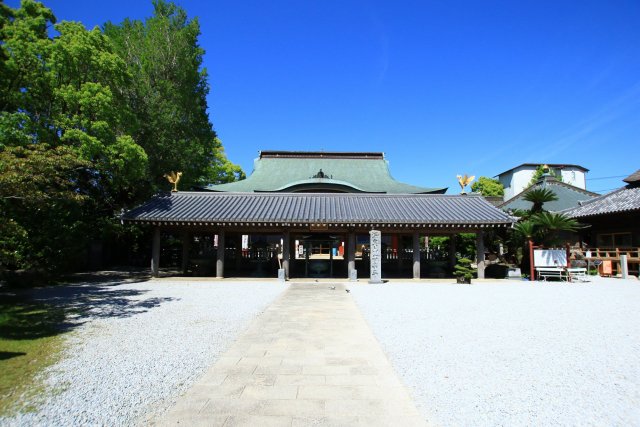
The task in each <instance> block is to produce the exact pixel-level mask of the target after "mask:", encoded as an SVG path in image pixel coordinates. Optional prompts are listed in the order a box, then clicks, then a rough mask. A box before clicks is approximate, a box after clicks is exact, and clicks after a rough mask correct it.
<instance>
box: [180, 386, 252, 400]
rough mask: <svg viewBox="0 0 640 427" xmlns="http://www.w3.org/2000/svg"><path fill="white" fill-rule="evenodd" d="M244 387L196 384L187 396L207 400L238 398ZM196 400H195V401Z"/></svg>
mask: <svg viewBox="0 0 640 427" xmlns="http://www.w3.org/2000/svg"><path fill="white" fill-rule="evenodd" d="M244 388H245V385H244V384H241V385H238V384H224V383H222V384H220V385H209V384H201V383H198V384H196V385H194V386H193V387H192V388H191V390H189V391H188V392H187V396H189V395H190V396H198V397H197V398H199V397H200V396H202V397H206V398H209V399H217V398H220V397H235V398H237V397H240V395H241V394H242V392H243V391H244ZM197 398H196V399H197Z"/></svg>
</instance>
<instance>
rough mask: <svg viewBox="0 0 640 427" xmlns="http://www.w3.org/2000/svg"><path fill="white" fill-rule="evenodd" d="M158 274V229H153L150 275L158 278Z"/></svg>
mask: <svg viewBox="0 0 640 427" xmlns="http://www.w3.org/2000/svg"><path fill="white" fill-rule="evenodd" d="M159 274H160V227H155V228H154V229H153V242H152V244H151V275H152V276H153V277H158V275H159Z"/></svg>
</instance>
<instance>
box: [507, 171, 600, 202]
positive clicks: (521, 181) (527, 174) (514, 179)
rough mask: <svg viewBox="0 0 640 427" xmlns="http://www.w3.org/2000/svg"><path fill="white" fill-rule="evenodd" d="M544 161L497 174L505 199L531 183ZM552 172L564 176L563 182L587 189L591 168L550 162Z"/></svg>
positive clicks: (518, 192)
mask: <svg viewBox="0 0 640 427" xmlns="http://www.w3.org/2000/svg"><path fill="white" fill-rule="evenodd" d="M543 164H544V163H523V164H521V165H520V166H516V167H515V168H512V169H509V170H507V171H504V172H502V173H501V174H498V175H497V178H498V180H499V181H500V183H501V184H502V185H503V186H504V200H509V199H511V198H512V197H514V196H516V195H518V194H520V192H522V191H523V190H524V189H525V188H527V187H528V186H529V184H530V183H531V178H533V174H534V173H535V172H536V169H537V168H538V166H541V165H543ZM547 165H548V166H549V168H550V169H551V172H552V173H554V174H555V175H558V176H560V177H562V182H565V183H567V184H570V185H573V186H574V187H578V188H581V189H583V190H586V189H587V181H586V173H587V172H589V169H586V168H583V167H582V166H580V165H565V164H550V163H547Z"/></svg>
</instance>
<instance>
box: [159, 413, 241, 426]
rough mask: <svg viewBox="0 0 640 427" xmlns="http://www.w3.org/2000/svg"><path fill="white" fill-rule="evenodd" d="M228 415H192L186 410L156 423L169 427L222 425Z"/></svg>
mask: <svg viewBox="0 0 640 427" xmlns="http://www.w3.org/2000/svg"><path fill="white" fill-rule="evenodd" d="M227 418H229V416H228V415H221V416H217V415H216V416H207V417H203V416H201V415H194V414H190V413H188V412H185V413H182V412H177V413H174V414H173V416H172V417H171V418H170V419H165V420H162V421H160V422H158V423H157V424H154V425H155V426H158V427H170V426H189V427H223V426H224V425H225V423H226V422H227Z"/></svg>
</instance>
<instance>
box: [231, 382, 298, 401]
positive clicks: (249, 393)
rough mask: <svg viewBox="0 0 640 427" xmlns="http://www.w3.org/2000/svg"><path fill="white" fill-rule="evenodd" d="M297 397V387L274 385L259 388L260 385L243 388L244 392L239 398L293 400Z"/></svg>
mask: <svg viewBox="0 0 640 427" xmlns="http://www.w3.org/2000/svg"><path fill="white" fill-rule="evenodd" d="M297 395H298V386H293V385H274V386H260V385H248V386H245V388H244V392H243V393H242V395H241V396H240V397H241V398H242V399H263V400H271V399H295V398H296V397H297Z"/></svg>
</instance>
